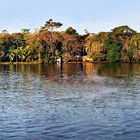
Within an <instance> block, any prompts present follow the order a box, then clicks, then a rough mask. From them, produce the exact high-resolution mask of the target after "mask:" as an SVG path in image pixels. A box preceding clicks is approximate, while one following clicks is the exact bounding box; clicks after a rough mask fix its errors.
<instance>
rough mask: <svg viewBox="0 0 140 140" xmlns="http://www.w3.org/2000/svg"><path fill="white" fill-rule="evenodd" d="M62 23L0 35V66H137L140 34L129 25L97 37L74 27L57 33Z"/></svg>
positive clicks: (139, 53) (51, 23)
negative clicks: (63, 64) (45, 64)
mask: <svg viewBox="0 0 140 140" xmlns="http://www.w3.org/2000/svg"><path fill="white" fill-rule="evenodd" d="M61 26H62V23H60V22H54V21H53V20H52V19H50V20H49V21H47V22H46V23H45V25H44V26H42V27H40V29H38V30H36V31H35V32H34V33H31V32H30V30H29V29H22V30H21V32H18V33H11V34H10V33H8V31H7V30H3V31H2V32H1V33H0V62H1V63H5V62H6V63H11V64H12V63H56V62H71V61H88V62H93V63H107V62H112V63H117V62H122V63H132V62H133V63H134V62H139V61H140V33H137V32H136V31H134V30H133V29H131V28H130V27H128V26H119V27H116V28H114V29H112V30H111V31H110V32H100V33H98V34H94V33H89V32H88V31H87V30H85V34H84V35H80V34H78V33H77V31H76V29H74V28H73V27H69V28H67V29H66V30H65V31H58V28H60V27H61Z"/></svg>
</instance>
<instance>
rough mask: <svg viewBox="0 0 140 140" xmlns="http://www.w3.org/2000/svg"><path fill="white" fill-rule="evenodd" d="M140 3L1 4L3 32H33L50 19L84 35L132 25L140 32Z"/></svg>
mask: <svg viewBox="0 0 140 140" xmlns="http://www.w3.org/2000/svg"><path fill="white" fill-rule="evenodd" d="M139 6H140V0H0V31H1V30H3V29H7V30H8V31H9V32H18V31H20V30H21V29H23V28H30V29H31V30H32V31H33V30H34V29H36V28H39V27H41V26H42V25H44V24H45V22H46V21H47V20H49V19H53V20H54V21H59V22H62V23H63V27H61V30H64V29H66V28H67V27H70V26H72V27H74V28H76V29H77V31H78V32H79V33H81V34H83V33H84V30H85V29H87V30H88V31H89V32H91V33H98V32H100V31H109V30H110V29H112V28H114V27H116V26H120V25H128V26H130V27H131V28H133V29H135V30H137V31H140V8H139Z"/></svg>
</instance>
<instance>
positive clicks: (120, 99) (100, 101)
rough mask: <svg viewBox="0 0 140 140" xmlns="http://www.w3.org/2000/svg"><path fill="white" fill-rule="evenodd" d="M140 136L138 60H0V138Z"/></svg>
mask: <svg viewBox="0 0 140 140" xmlns="http://www.w3.org/2000/svg"><path fill="white" fill-rule="evenodd" d="M94 139H95V140H96V139H97V140H128V139H131V140H133V139H136V140H139V139H140V64H133V65H130V64H110V65H109V64H108V65H107V64H102V65H94V64H65V65H64V66H63V67H61V66H60V65H50V66H48V65H14V66H13V65H7V66H6V65H0V140H94Z"/></svg>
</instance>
